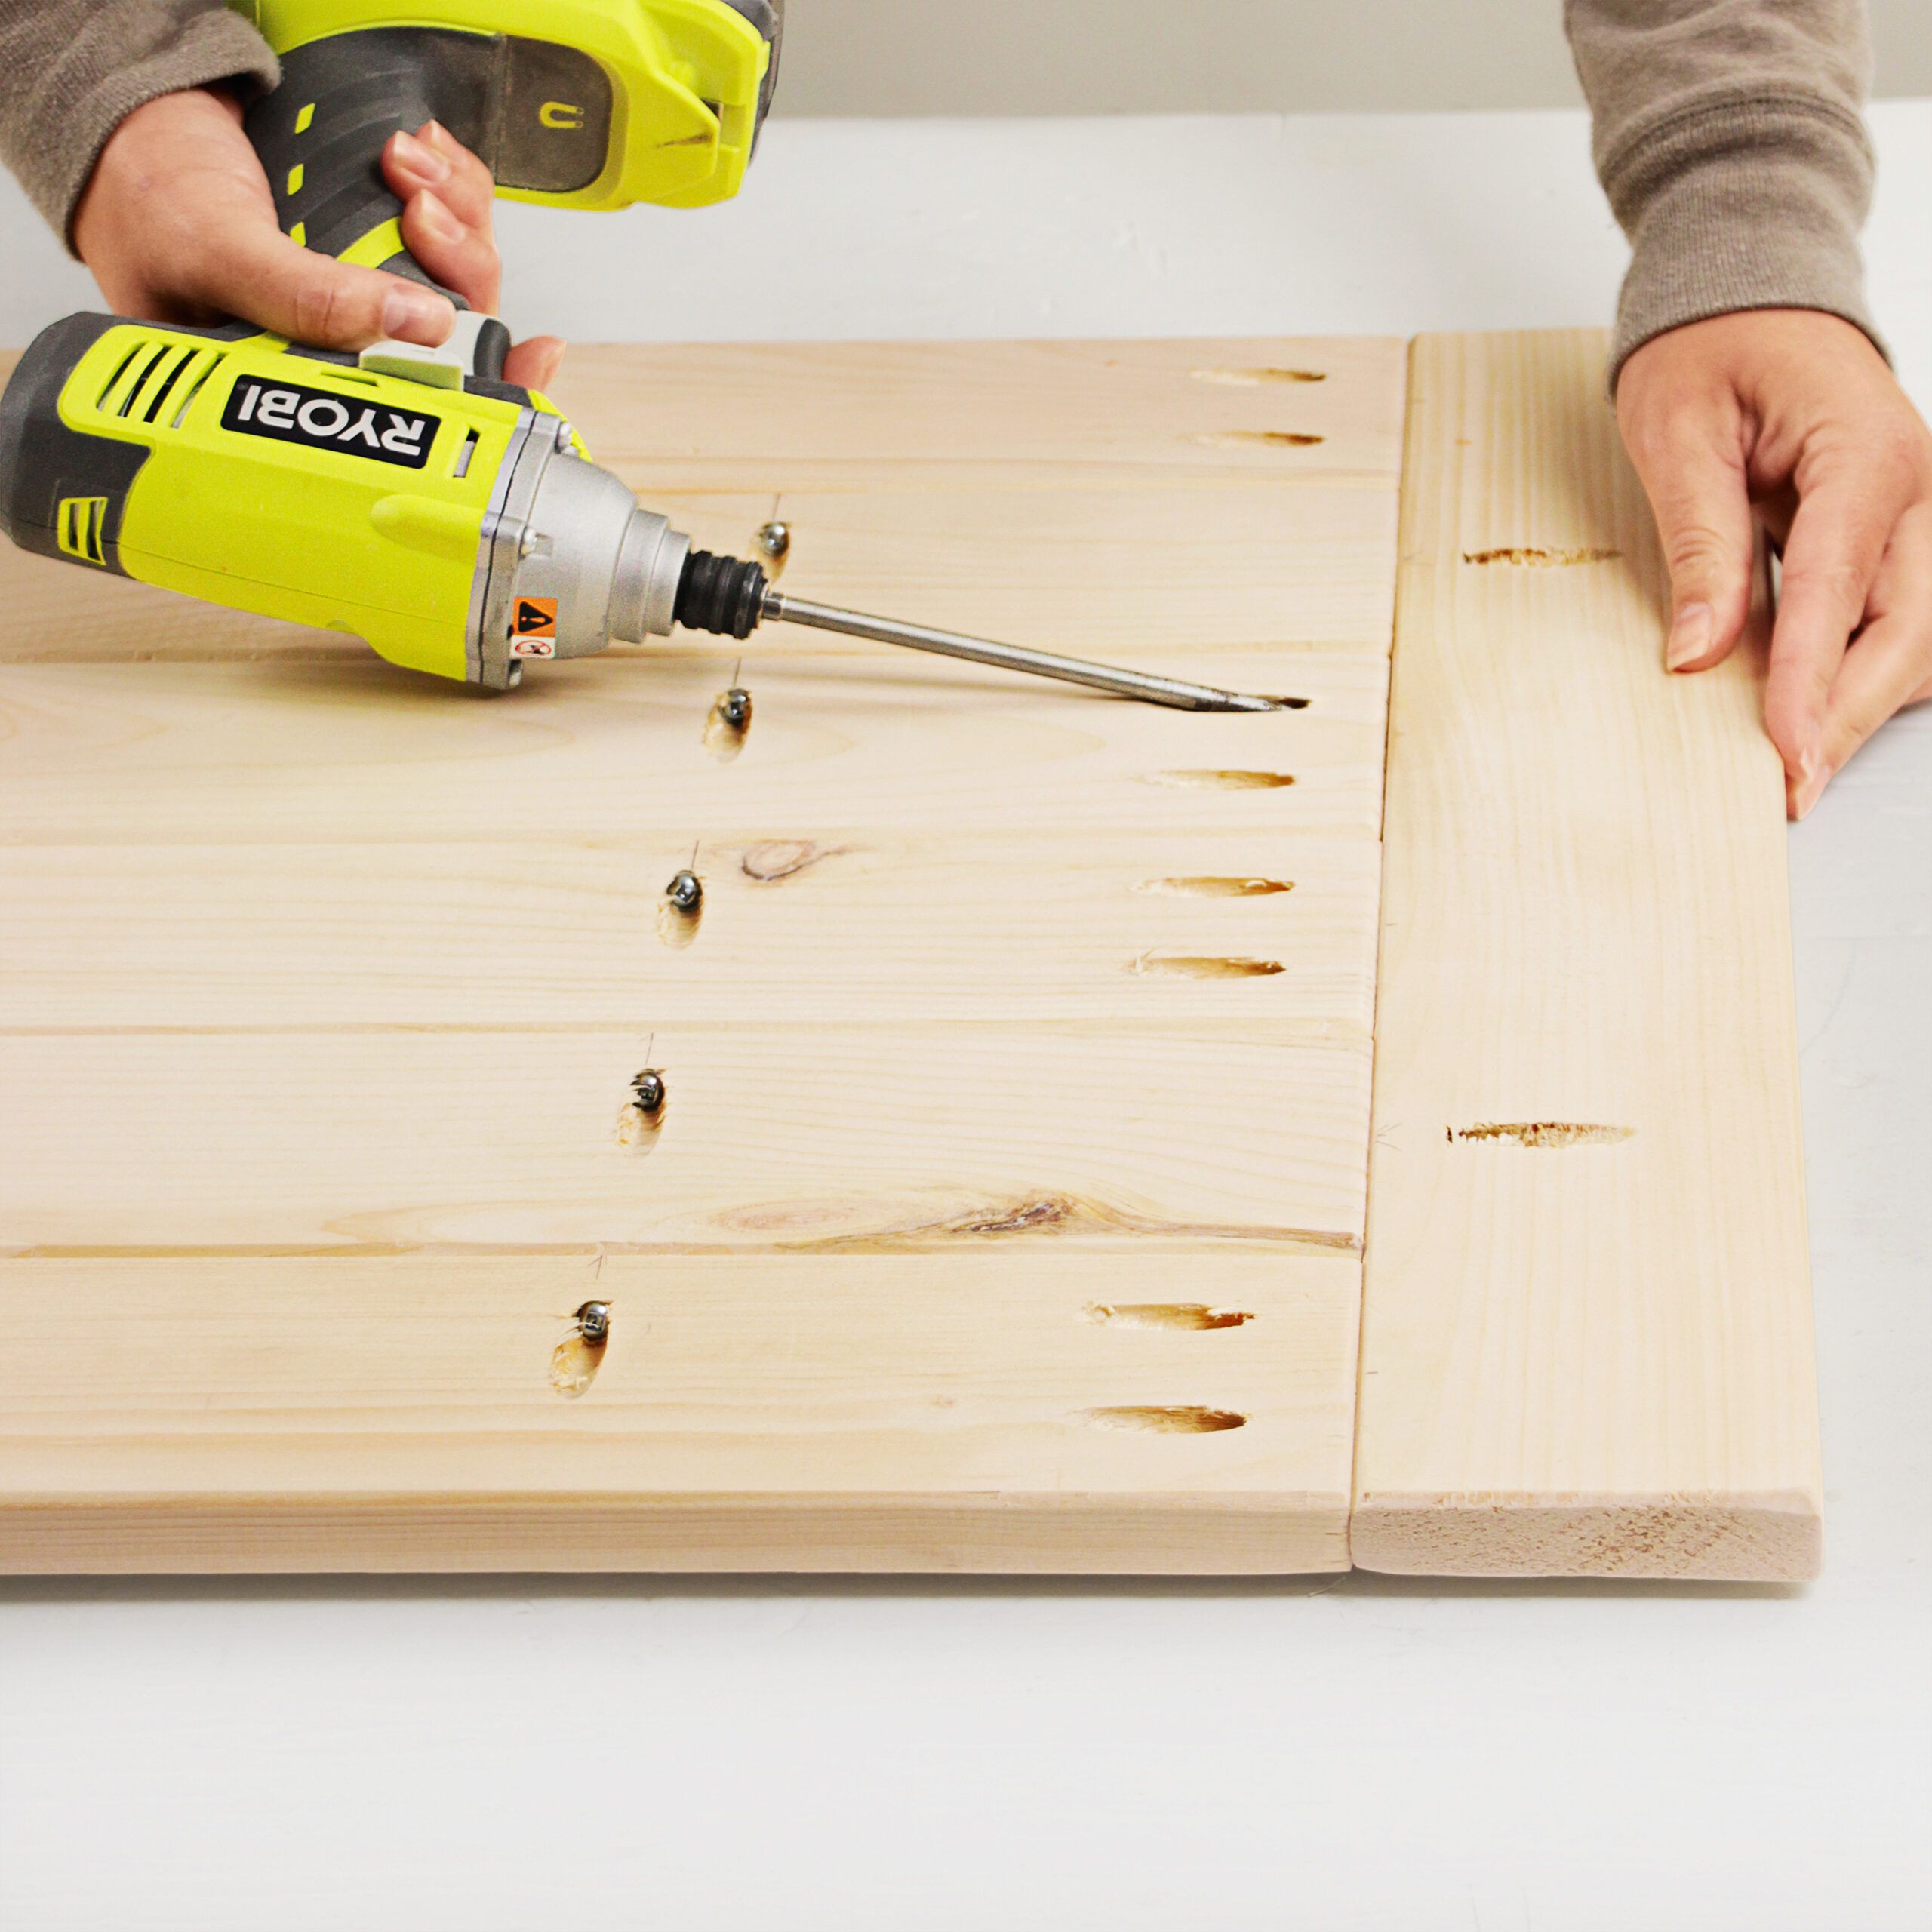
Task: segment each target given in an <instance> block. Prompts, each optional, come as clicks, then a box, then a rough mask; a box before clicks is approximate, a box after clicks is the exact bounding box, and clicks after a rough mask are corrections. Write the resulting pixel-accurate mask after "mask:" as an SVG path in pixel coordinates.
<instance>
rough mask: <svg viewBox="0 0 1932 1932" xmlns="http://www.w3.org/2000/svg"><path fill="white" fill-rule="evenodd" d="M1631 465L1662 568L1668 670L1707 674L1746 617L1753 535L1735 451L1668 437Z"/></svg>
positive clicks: (1635, 452) (1682, 437)
mask: <svg viewBox="0 0 1932 1932" xmlns="http://www.w3.org/2000/svg"><path fill="white" fill-rule="evenodd" d="M1631 457H1632V461H1633V462H1635V464H1636V466H1637V473H1638V475H1639V476H1640V477H1641V478H1642V479H1643V484H1644V492H1645V494H1647V496H1648V497H1649V498H1650V500H1651V510H1652V511H1653V512H1654V514H1655V515H1656V517H1657V534H1658V535H1659V537H1660V538H1661V539H1662V540H1663V554H1664V560H1665V561H1666V563H1667V564H1668V565H1669V567H1670V639H1669V643H1668V644H1667V645H1666V647H1665V652H1664V662H1665V663H1666V666H1668V667H1669V669H1672V670H1673V671H1703V670H1708V669H1709V668H1710V667H1711V666H1712V665H1714V664H1721V663H1723V662H1724V659H1725V658H1727V657H1729V656H1730V653H1731V651H1732V649H1733V648H1734V646H1735V645H1736V644H1737V640H1738V639H1739V638H1740V637H1741V636H1742V635H1743V632H1744V623H1745V620H1746V618H1747V617H1749V615H1750V612H1751V580H1752V570H1753V568H1754V567H1755V563H1756V560H1757V533H1756V531H1755V528H1754V527H1753V525H1752V518H1751V499H1750V494H1749V488H1748V486H1747V484H1746V478H1745V474H1744V459H1743V452H1742V451H1727V450H1725V449H1723V448H1719V447H1717V446H1715V445H1713V444H1712V442H1711V441H1709V439H1707V438H1705V437H1703V436H1700V435H1675V436H1672V437H1671V438H1669V439H1668V440H1667V441H1666V442H1664V443H1663V444H1662V445H1660V446H1657V447H1655V448H1652V449H1650V450H1647V451H1643V452H1642V453H1641V454H1640V453H1639V451H1638V449H1637V448H1632V451H1631Z"/></svg>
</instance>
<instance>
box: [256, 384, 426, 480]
mask: <svg viewBox="0 0 1932 1932" xmlns="http://www.w3.org/2000/svg"><path fill="white" fill-rule="evenodd" d="M441 420H442V418H441V417H439V416H423V415H420V414H417V412H416V411H414V410H413V409H391V408H388V407H387V406H386V405H384V404H382V403H375V402H369V401H365V400H364V399H363V398H361V397H360V396H353V395H331V393H330V392H329V391H328V390H327V389H304V388H303V386H302V385H301V384H300V383H276V382H268V381H265V380H263V379H262V378H261V377H259V376H244V377H241V378H240V380H238V381H237V383H235V386H234V388H233V389H231V390H229V392H228V407H227V408H226V409H224V410H223V411H222V412H221V426H222V427H223V429H238V430H239V431H241V432H242V434H243V435H247V436H270V437H272V438H274V439H275V441H277V442H282V443H306V444H307V445H309V448H311V449H317V450H334V451H338V452H340V454H343V455H345V456H363V457H371V458H373V459H374V460H375V461H376V462H377V463H401V465H402V466H403V467H404V468H405V469H421V468H422V467H423V465H424V464H425V463H427V462H428V461H429V445H431V444H432V443H433V442H434V441H435V440H436V429H437V426H438V424H439V423H441Z"/></svg>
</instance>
